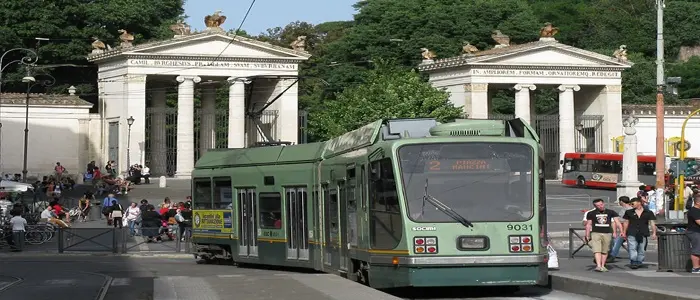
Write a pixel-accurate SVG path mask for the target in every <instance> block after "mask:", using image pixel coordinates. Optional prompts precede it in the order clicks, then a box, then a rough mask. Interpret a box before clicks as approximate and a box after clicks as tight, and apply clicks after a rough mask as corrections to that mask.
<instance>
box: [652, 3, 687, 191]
mask: <svg viewBox="0 0 700 300" xmlns="http://www.w3.org/2000/svg"><path fill="white" fill-rule="evenodd" d="M664 6H665V3H664V0H656V187H657V188H663V187H664V186H665V185H666V184H665V183H666V182H665V175H666V155H665V154H666V151H665V149H664V148H665V147H664V113H665V110H664ZM683 142H684V141H681V143H683Z"/></svg>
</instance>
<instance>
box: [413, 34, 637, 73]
mask: <svg viewBox="0 0 700 300" xmlns="http://www.w3.org/2000/svg"><path fill="white" fill-rule="evenodd" d="M478 65H497V66H517V67H523V66H533V67H538V66H546V67H564V68H566V67H582V68H598V67H600V68H607V69H610V68H612V69H627V68H629V67H631V66H633V65H634V64H633V63H632V62H629V61H620V60H618V59H617V58H615V57H612V56H608V55H604V54H600V53H595V52H592V51H588V50H583V49H580V48H576V47H572V46H568V45H565V44H561V43H559V42H557V41H556V40H551V41H543V40H540V41H537V42H532V43H526V44H520V45H511V46H506V47H500V48H493V49H488V50H484V51H478V52H475V53H473V54H464V55H460V56H455V57H448V58H443V59H437V60H434V61H426V60H424V61H423V63H422V64H421V65H419V66H418V69H419V70H420V71H428V72H431V71H437V70H441V69H446V68H455V67H468V66H478Z"/></svg>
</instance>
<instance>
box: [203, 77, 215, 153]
mask: <svg viewBox="0 0 700 300" xmlns="http://www.w3.org/2000/svg"><path fill="white" fill-rule="evenodd" d="M201 120H202V121H201V125H200V127H199V155H200V157H201V155H203V154H204V153H206V151H207V150H208V149H212V148H214V147H215V146H216V86H214V85H205V86H203V87H202V119H201Z"/></svg>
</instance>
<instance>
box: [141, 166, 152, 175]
mask: <svg viewBox="0 0 700 300" xmlns="http://www.w3.org/2000/svg"><path fill="white" fill-rule="evenodd" d="M141 174H143V175H150V174H151V168H149V167H146V166H143V169H141Z"/></svg>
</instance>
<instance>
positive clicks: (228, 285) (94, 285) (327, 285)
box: [0, 273, 399, 300]
mask: <svg viewBox="0 0 700 300" xmlns="http://www.w3.org/2000/svg"><path fill="white" fill-rule="evenodd" d="M103 275H104V274H103ZM97 277H99V278H97ZM97 277H93V278H87V277H73V278H44V279H40V280H39V279H23V280H21V282H19V283H12V281H10V280H9V279H5V278H0V280H2V281H0V299H12V300H44V299H46V300H49V299H57V298H56V295H68V294H69V295H70V296H71V299H73V300H83V299H86V300H87V299H91V300H92V299H98V300H123V299H135V300H142V299H143V300H146V299H148V300H193V299H197V300H223V299H232V295H236V296H235V297H233V298H236V299H238V298H240V299H288V300H297V299H299V300H301V299H318V300H345V299H353V298H351V297H352V296H353V295H354V296H357V295H362V298H367V299H376V300H385V299H386V300H388V299H399V298H396V297H393V296H390V295H387V294H385V293H383V292H380V291H377V290H374V289H371V288H368V287H365V286H362V285H360V284H357V283H354V282H351V281H349V280H347V279H344V278H341V277H339V276H335V275H329V274H298V273H279V274H267V275H264V276H260V275H255V276H249V275H244V274H220V275H212V276H153V277H110V276H107V275H104V276H101V277H100V276H97ZM4 286H6V287H7V288H3V287H4ZM59 298H60V297H59ZM355 299H356V298H355Z"/></svg>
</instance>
